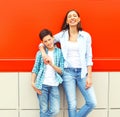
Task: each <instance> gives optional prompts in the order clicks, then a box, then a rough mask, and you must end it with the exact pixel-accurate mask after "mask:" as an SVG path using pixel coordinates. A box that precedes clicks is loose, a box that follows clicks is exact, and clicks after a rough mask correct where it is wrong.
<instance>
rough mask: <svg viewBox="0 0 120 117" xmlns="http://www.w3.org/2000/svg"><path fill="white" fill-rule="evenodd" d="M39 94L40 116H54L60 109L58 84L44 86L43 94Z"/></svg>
mask: <svg viewBox="0 0 120 117" xmlns="http://www.w3.org/2000/svg"><path fill="white" fill-rule="evenodd" d="M37 96H38V100H39V106H40V117H54V116H55V115H56V114H58V112H59V110H60V94H59V88H58V86H47V85H43V86H42V94H41V95H39V94H37Z"/></svg>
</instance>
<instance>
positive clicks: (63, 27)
mask: <svg viewBox="0 0 120 117" xmlns="http://www.w3.org/2000/svg"><path fill="white" fill-rule="evenodd" d="M71 11H75V12H76V13H77V15H78V17H80V15H79V13H78V12H77V11H76V10H74V9H72V10H69V11H68V12H67V13H66V15H65V18H64V20H63V24H62V27H61V30H66V29H68V30H69V25H68V24H67V23H66V20H67V16H68V13H69V12H71ZM77 29H78V31H79V30H80V31H82V25H81V21H80V22H79V23H78V24H77Z"/></svg>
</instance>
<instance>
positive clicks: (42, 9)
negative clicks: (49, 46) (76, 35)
mask: <svg viewBox="0 0 120 117" xmlns="http://www.w3.org/2000/svg"><path fill="white" fill-rule="evenodd" d="M69 9H76V10H78V11H79V13H80V15H81V21H82V26H83V29H84V30H86V31H88V32H89V33H90V34H91V36H92V42H93V43H92V46H93V61H94V66H93V70H94V71H120V67H119V66H120V52H119V49H120V44H119V43H120V0H7V1H6V0H5V1H4V0H2V1H1V2H0V71H31V69H32V66H33V63H34V58H35V54H36V51H37V50H38V44H39V43H40V40H39V37H38V33H39V31H40V30H41V29H42V28H49V29H51V30H52V31H53V33H54V34H55V33H57V32H59V31H60V27H61V24H62V21H63V18H64V15H65V13H66V11H68V10H69Z"/></svg>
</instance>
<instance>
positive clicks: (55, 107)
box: [32, 29, 64, 117]
mask: <svg viewBox="0 0 120 117" xmlns="http://www.w3.org/2000/svg"><path fill="white" fill-rule="evenodd" d="M39 37H40V39H41V41H42V42H43V44H44V45H45V47H46V48H45V50H46V53H47V54H48V55H49V56H50V57H49V58H47V60H46V61H47V63H48V64H45V63H44V61H43V58H42V54H41V52H40V51H38V52H37V54H36V60H35V63H34V67H33V69H32V87H33V89H34V90H35V91H36V92H37V96H38V100H39V106H40V117H54V116H55V115H56V114H57V113H58V112H59V108H60V95H59V89H58V85H59V84H60V83H62V81H63V80H62V78H61V75H62V73H63V67H64V66H63V65H64V63H63V62H64V59H63V56H62V52H61V50H60V49H59V48H57V47H55V46H54V42H53V41H54V39H53V35H52V33H51V31H49V30H48V29H43V30H42V31H41V32H40V34H39Z"/></svg>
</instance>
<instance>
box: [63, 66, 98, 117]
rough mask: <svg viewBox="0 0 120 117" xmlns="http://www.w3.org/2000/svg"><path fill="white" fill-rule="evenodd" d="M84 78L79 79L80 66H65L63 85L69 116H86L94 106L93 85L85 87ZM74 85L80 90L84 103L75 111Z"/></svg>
mask: <svg viewBox="0 0 120 117" xmlns="http://www.w3.org/2000/svg"><path fill="white" fill-rule="evenodd" d="M85 85H86V78H82V79H81V69H80V68H65V70H64V75H63V87H64V90H65V94H66V99H67V103H68V114H69V117H87V115H88V113H89V112H90V111H91V110H92V109H93V108H94V107H95V106H96V97H95V94H94V89H93V87H90V88H89V89H85ZM76 86H78V88H79V90H80V91H81V93H82V95H83V97H84V99H85V104H84V105H83V107H81V109H80V110H79V111H78V112H77V111H76V106H77V104H76Z"/></svg>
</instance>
